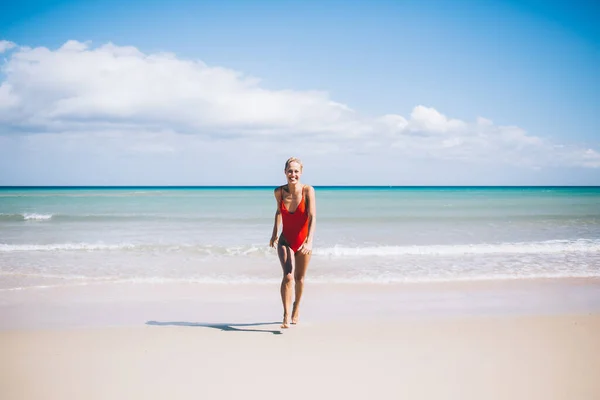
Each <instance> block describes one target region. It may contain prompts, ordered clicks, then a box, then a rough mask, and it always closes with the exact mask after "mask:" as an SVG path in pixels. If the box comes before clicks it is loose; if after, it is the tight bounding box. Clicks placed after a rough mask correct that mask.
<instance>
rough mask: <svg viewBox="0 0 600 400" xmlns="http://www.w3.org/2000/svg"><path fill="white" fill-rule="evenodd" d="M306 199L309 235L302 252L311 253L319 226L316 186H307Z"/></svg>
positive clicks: (301, 249)
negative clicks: (316, 229)
mask: <svg viewBox="0 0 600 400" xmlns="http://www.w3.org/2000/svg"><path fill="white" fill-rule="evenodd" d="M305 195H306V199H307V200H308V236H306V240H305V241H304V244H303V245H302V248H300V249H299V250H300V252H301V253H302V254H309V253H310V252H311V251H312V242H313V238H314V236H315V227H316V226H317V204H316V200H315V188H313V187H312V186H308V187H307V188H306V193H305Z"/></svg>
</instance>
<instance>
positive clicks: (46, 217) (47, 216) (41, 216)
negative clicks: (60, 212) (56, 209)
mask: <svg viewBox="0 0 600 400" xmlns="http://www.w3.org/2000/svg"><path fill="white" fill-rule="evenodd" d="M51 218H52V214H36V213H24V214H23V219H24V220H25V221H32V220H33V221H47V220H49V219H51Z"/></svg>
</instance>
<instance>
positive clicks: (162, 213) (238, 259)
mask: <svg viewBox="0 0 600 400" xmlns="http://www.w3.org/2000/svg"><path fill="white" fill-rule="evenodd" d="M315 190H316V196H317V230H316V238H315V243H314V255H313V260H312V262H311V265H310V268H309V272H308V274H307V280H309V281H310V282H313V283H373V284H385V283H396V282H429V281H464V280H498V279H532V278H557V277H600V187H316V188H315ZM275 209H276V204H275V199H274V197H273V187H118V188H110V187H99V188H97V187H77V188H63V187H61V188H52V187H43V188H24V187H4V188H0V290H17V289H20V288H26V287H39V288H44V287H54V286H71V285H89V284H98V283H109V282H115V283H120V282H156V283H161V282H190V283H195V282H198V283H213V284H244V283H276V282H278V281H279V280H280V274H281V272H280V267H279V263H278V261H277V256H276V254H275V251H274V250H273V249H270V248H269V247H268V242H269V238H270V235H271V229H272V226H273V218H274V213H275Z"/></svg>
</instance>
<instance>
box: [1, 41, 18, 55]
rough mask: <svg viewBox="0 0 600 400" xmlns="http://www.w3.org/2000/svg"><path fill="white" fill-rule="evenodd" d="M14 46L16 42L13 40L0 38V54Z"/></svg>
mask: <svg viewBox="0 0 600 400" xmlns="http://www.w3.org/2000/svg"><path fill="white" fill-rule="evenodd" d="M14 47H16V44H14V43H13V42H9V41H8V40H0V54H2V53H4V52H5V51H7V50H10V49H12V48H14Z"/></svg>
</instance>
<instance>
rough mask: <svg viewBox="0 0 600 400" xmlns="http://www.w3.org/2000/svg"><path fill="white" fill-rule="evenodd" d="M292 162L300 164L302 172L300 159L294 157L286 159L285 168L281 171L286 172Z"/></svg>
mask: <svg viewBox="0 0 600 400" xmlns="http://www.w3.org/2000/svg"><path fill="white" fill-rule="evenodd" d="M293 162H295V163H298V164H300V171H302V161H300V159H299V158H296V157H290V158H288V159H287V161H286V162H285V167H284V168H283V170H284V171H287V169H288V167H289V166H290V164H291V163H293Z"/></svg>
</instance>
